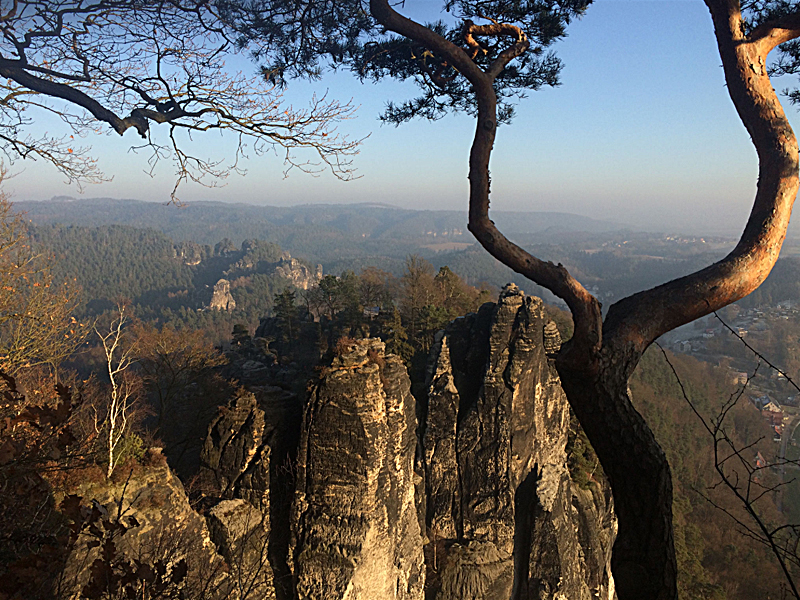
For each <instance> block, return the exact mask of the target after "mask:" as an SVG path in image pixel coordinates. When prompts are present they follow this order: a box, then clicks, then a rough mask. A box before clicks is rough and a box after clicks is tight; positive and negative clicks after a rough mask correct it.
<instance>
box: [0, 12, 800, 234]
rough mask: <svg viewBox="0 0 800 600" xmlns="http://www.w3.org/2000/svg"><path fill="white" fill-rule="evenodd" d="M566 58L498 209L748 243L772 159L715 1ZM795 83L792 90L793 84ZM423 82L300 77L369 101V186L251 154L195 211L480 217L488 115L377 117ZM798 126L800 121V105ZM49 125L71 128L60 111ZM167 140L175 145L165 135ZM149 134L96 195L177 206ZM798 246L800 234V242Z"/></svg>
mask: <svg viewBox="0 0 800 600" xmlns="http://www.w3.org/2000/svg"><path fill="white" fill-rule="evenodd" d="M432 6H434V4H432V3H426V2H422V1H418V2H411V3H407V5H406V7H407V11H408V12H410V13H411V14H412V15H414V14H415V15H416V16H420V15H421V16H423V17H428V18H429V19H430V18H435V17H436V16H437V13H436V12H435V11H433V10H432V9H431V7H432ZM553 48H554V50H555V51H556V52H557V53H558V55H559V56H560V57H561V58H562V60H563V61H564V70H563V73H562V76H561V82H562V83H561V85H560V86H559V87H557V88H554V89H553V88H548V89H543V90H541V91H538V92H532V93H531V94H530V96H529V97H528V98H527V99H524V100H522V101H521V102H520V103H519V104H518V106H517V116H516V117H515V120H514V121H513V122H512V124H511V125H509V126H503V127H502V128H500V129H499V131H498V139H497V143H496V145H495V152H494V154H493V158H492V164H491V168H492V184H493V192H492V197H491V200H492V207H493V208H494V209H495V210H501V211H534V212H536V211H551V212H566V213H572V214H578V215H581V216H586V217H589V218H595V219H610V220H613V221H619V222H624V223H626V224H629V225H630V226H631V227H634V228H638V229H643V230H659V231H664V230H669V231H680V232H686V233H691V234H700V235H718V234H721V233H723V232H724V233H725V235H738V234H739V233H740V232H741V230H742V229H743V227H744V224H745V222H746V220H747V217H748V215H749V212H750V207H751V205H752V200H753V196H754V193H755V187H756V178H757V161H756V155H755V151H754V149H753V147H752V144H751V142H750V140H749V139H748V136H747V132H746V131H745V129H744V127H743V126H742V124H741V122H740V120H739V118H738V116H737V115H736V113H735V110H734V108H733V105H732V103H731V101H730V98H729V97H728V95H727V92H726V90H725V84H724V78H723V74H722V70H721V67H720V59H719V56H718V54H717V50H716V45H715V40H714V35H713V28H712V24H711V19H710V17H709V15H708V11H707V9H706V8H705V6H703V4H702V3H701V2H688V1H681V0H673V1H665V0H654V1H644V0H640V1H629V0H599V2H597V3H596V4H594V5H592V6H590V7H589V10H588V11H587V14H586V16H585V17H584V18H583V19H581V20H579V21H578V22H576V23H574V24H573V25H571V26H570V28H569V37H568V38H567V39H566V40H564V41H562V42H559V43H557V44H555V46H554V47H553ZM791 83H793V82H789V81H783V80H780V81H776V82H775V87H776V88H778V89H781V88H784V87H787V86H788V85H790V84H791ZM414 91H415V89H414V88H413V86H411V85H408V84H406V85H404V84H399V83H392V82H386V83H382V84H379V85H361V84H359V83H358V82H357V81H356V80H355V78H354V77H353V76H352V75H350V74H349V73H341V72H340V73H335V74H326V75H325V76H323V78H322V80H321V81H317V82H304V81H295V82H291V83H290V85H289V88H288V90H287V93H286V97H285V100H286V101H287V102H290V103H293V104H295V105H303V104H306V103H307V101H308V98H309V97H310V96H311V95H312V93H317V94H321V93H327V94H328V96H329V97H331V98H337V99H340V100H347V99H349V98H353V102H354V103H355V104H357V105H360V109H359V111H358V116H357V117H356V118H355V119H353V120H350V121H347V122H344V123H342V124H341V126H340V131H341V132H343V133H347V134H349V135H351V136H352V137H354V138H361V137H364V136H366V135H370V137H368V138H367V139H366V140H365V141H364V143H363V145H362V149H361V154H360V155H358V156H357V157H356V158H355V166H356V167H357V168H358V174H359V175H360V176H361V178H360V179H357V180H355V181H350V182H341V181H339V180H337V179H335V178H334V177H333V176H331V175H330V174H329V173H324V174H321V175H320V176H318V177H311V176H307V175H304V174H302V173H291V174H290V176H289V177H288V178H284V176H283V170H284V166H283V163H282V161H281V158H280V157H279V156H274V155H266V156H263V157H260V158H255V157H251V159H250V160H249V161H245V166H246V168H247V169H248V173H247V175H246V176H244V177H239V176H236V175H233V176H231V177H230V178H229V179H227V180H226V181H224V182H219V183H224V184H225V187H219V188H203V187H200V186H197V185H188V184H187V185H185V186H183V187H182V188H181V190H180V192H179V196H180V198H181V200H182V201H185V202H189V203H191V202H195V201H220V202H244V203H249V204H269V205H273V206H288V205H294V204H314V203H321V202H322V203H330V204H339V203H354V202H355V203H358V202H378V203H385V204H392V205H396V206H399V207H402V208H415V209H422V208H433V207H436V208H438V209H442V210H466V207H467V193H468V189H467V179H466V175H467V156H468V152H469V146H470V143H471V140H472V135H473V130H474V121H473V119H472V118H470V117H469V116H466V115H456V116H450V117H446V118H444V119H442V120H440V121H436V122H425V121H415V122H412V123H409V124H405V125H402V126H401V127H398V128H394V127H391V126H381V125H380V124H379V123H378V121H377V120H376V117H377V115H378V114H379V113H380V112H381V110H382V108H383V106H384V105H385V102H386V101H387V100H388V99H395V100H400V99H405V98H409V97H412V95H413V94H414ZM785 104H787V106H786V110H787V113H788V116H789V119H790V121H792V123H793V124H795V125H797V124H798V123H800V119H799V118H798V114H797V111H796V110H795V109H794V108H792V107H790V106H788V103H785ZM37 126H38V127H40V128H43V129H46V128H51V127H52V128H53V129H54V130H55V128H56V127H58V126H59V124H58V122H57V121H55V120H52V119H49V118H48V117H42V119H41V120H37ZM153 130H154V135H160V134H161V133H163V132H161V131H160V130H159V129H158V127H154V128H153ZM133 138H134V136H133V134H130V135H127V136H125V137H124V138H123V139H120V138H119V137H118V136H116V135H99V136H95V137H92V138H91V139H87V140H86V143H88V144H91V145H93V146H94V150H93V152H94V154H95V155H96V156H97V157H98V158H99V161H100V166H101V168H103V169H104V170H105V171H106V173H107V174H108V175H109V176H113V178H114V180H113V181H111V182H108V183H103V184H100V185H94V186H89V187H87V189H86V190H85V191H84V195H85V196H86V197H89V196H93V197H98V196H100V197H116V198H125V197H132V198H143V199H146V200H151V201H158V202H165V201H167V199H168V198H169V193H170V191H171V190H172V186H173V184H174V171H173V169H172V166H171V165H170V164H168V163H166V162H165V163H163V164H162V165H160V166H159V167H158V168H157V169H156V173H155V177H153V178H151V177H149V176H148V175H146V174H145V173H144V171H145V170H146V169H147V154H146V153H145V154H135V153H132V152H130V151H129V149H128V148H129V145H130V144H131V143H133V142H135V140H134V139H133ZM231 144H232V142H231V140H230V139H229V138H225V137H220V136H218V135H211V134H208V135H204V136H196V140H195V143H194V145H193V146H192V147H193V148H194V150H195V151H196V152H197V154H199V155H202V156H209V157H211V158H214V157H224V156H225V155H228V156H230V154H231V153H232V149H231ZM11 172H12V174H15V177H13V178H11V179H9V180H8V181H7V182H6V189H7V191H9V192H10V194H11V196H12V199H14V200H17V201H24V200H44V199H48V198H51V197H52V196H57V195H72V196H79V193H78V190H77V189H76V188H75V187H74V186H67V185H65V184H64V183H63V180H62V179H63V178H62V177H61V176H60V175H59V173H57V172H56V171H55V169H54V168H52V167H50V166H48V165H45V164H43V163H41V162H38V163H30V162H27V161H19V162H17V163H16V164H15V165H14V166H13V167H12V168H11ZM791 235H792V236H793V237H794V236H795V235H796V234H794V233H791Z"/></svg>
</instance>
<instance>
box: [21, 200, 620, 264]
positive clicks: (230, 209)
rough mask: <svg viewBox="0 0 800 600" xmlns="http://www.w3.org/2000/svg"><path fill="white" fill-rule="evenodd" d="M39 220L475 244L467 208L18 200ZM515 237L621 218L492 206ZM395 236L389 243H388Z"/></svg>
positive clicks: (376, 245) (214, 233)
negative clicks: (609, 218)
mask: <svg viewBox="0 0 800 600" xmlns="http://www.w3.org/2000/svg"><path fill="white" fill-rule="evenodd" d="M15 206H16V208H17V210H20V211H24V212H26V213H27V218H28V219H30V220H31V221H33V223H35V224H37V225H45V224H51V223H61V224H64V225H82V226H94V227H97V226H102V225H112V224H114V225H128V226H131V227H140V228H152V229H156V230H159V231H162V232H164V233H165V234H167V235H168V236H170V237H171V238H172V239H173V240H175V241H193V242H197V243H200V244H215V243H216V242H218V241H219V240H221V239H223V238H229V239H231V240H232V242H233V243H234V244H240V243H241V242H242V241H243V240H245V239H253V238H255V239H264V240H270V241H274V242H276V243H278V244H280V245H281V246H282V247H283V248H286V249H288V250H290V251H291V252H292V253H299V254H303V255H305V256H307V257H308V258H310V259H314V260H319V261H325V260H330V259H331V258H332V257H339V258H350V257H352V258H354V259H356V258H358V257H366V256H370V255H376V254H379V255H384V256H386V255H392V256H398V257H399V256H405V255H406V254H408V253H409V252H413V251H415V250H416V249H418V248H420V247H431V248H433V249H444V250H446V249H453V248H458V247H464V246H465V245H467V244H472V243H474V242H475V240H474V238H473V237H472V236H471V235H470V234H469V232H468V231H467V227H466V225H467V214H466V212H461V211H445V210H409V209H401V208H395V207H391V206H387V205H382V204H377V203H366V204H346V205H340V204H313V205H309V204H306V205H301V206H290V207H277V206H256V205H249V204H227V203H223V202H193V203H191V204H188V205H186V206H184V207H176V206H172V205H165V204H160V203H155V202H142V201H138V200H120V199H114V198H85V199H84V198H81V199H75V198H71V197H68V196H58V197H55V198H53V199H52V200H49V201H43V202H26V201H21V202H15ZM492 218H493V219H494V220H495V222H496V223H497V225H498V227H500V229H501V230H503V231H504V232H505V233H506V234H507V235H509V236H510V237H512V238H513V237H515V236H525V235H530V234H537V235H541V236H542V239H541V241H542V242H547V241H548V240H552V241H557V239H556V238H560V237H561V236H563V234H565V233H575V232H584V233H591V234H597V233H603V232H611V231H617V230H621V229H624V227H623V226H622V225H620V224H618V223H613V222H609V221H599V220H596V219H590V218H588V217H582V216H579V215H573V214H567V213H554V212H493V213H492ZM387 242H389V243H387Z"/></svg>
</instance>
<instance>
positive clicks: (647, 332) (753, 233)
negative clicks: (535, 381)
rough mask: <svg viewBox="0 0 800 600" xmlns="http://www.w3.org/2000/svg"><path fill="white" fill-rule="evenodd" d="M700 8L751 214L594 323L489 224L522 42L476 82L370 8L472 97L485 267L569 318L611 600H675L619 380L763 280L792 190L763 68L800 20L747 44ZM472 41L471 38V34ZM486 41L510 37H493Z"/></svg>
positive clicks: (468, 60)
mask: <svg viewBox="0 0 800 600" xmlns="http://www.w3.org/2000/svg"><path fill="white" fill-rule="evenodd" d="M706 4H707V6H708V8H709V10H710V11H711V15H712V18H713V21H714V26H715V35H716V38H717V43H718V46H719V50H720V56H721V57H722V62H723V68H724V72H725V79H726V81H727V83H728V90H729V93H730V96H731V99H732V100H733V103H734V105H735V107H736V110H737V112H738V113H739V116H740V118H741V119H742V122H743V123H744V125H745V127H746V128H747V130H748V132H749V133H750V136H751V138H752V140H753V143H754V145H755V146H756V150H757V152H758V157H759V180H758V191H757V193H756V198H755V201H754V205H753V209H752V212H751V214H750V218H749V220H748V223H747V226H746V227H745V230H744V232H743V234H742V236H741V239H740V241H739V243H738V244H737V246H736V248H734V250H733V251H732V252H731V253H730V254H729V255H728V256H726V257H725V258H724V259H722V260H721V261H719V262H717V263H715V264H713V265H711V266H709V267H707V268H705V269H702V270H700V271H698V272H696V273H693V274H691V275H688V276H686V277H682V278H679V279H676V280H673V281H671V282H668V283H665V284H663V285H661V286H657V287H655V288H652V289H650V290H647V291H644V292H640V293H637V294H634V295H632V296H629V297H627V298H624V299H622V300H620V301H619V302H617V303H616V304H614V305H613V306H611V308H610V310H609V312H608V315H607V317H606V319H605V322H603V320H602V316H601V312H600V303H599V302H598V301H597V299H596V298H594V297H593V296H592V295H591V294H589V292H588V291H587V290H586V289H585V288H584V287H583V286H582V285H581V284H580V283H579V282H578V281H577V280H575V279H574V278H573V277H572V276H571V275H570V274H569V273H568V271H567V270H566V269H565V268H564V267H563V266H562V265H560V264H559V265H554V264H553V263H551V262H544V261H541V260H539V259H537V258H536V257H534V256H532V255H531V254H530V253H528V252H527V251H525V250H524V249H523V248H520V247H519V246H517V245H516V244H513V243H512V242H511V241H509V240H508V239H507V238H506V237H505V236H504V235H503V234H502V233H501V232H500V231H499V230H498V229H497V228H496V226H495V225H494V223H493V222H492V221H491V219H489V193H490V189H489V187H490V181H489V159H490V157H491V151H492V147H493V145H494V139H495V135H496V129H497V127H496V125H497V96H496V93H495V91H494V87H493V86H494V79H495V77H496V76H497V75H498V74H499V73H500V72H501V71H502V69H503V68H504V67H505V65H506V64H508V62H509V61H510V60H512V59H513V58H514V57H516V56H519V55H520V54H522V53H523V52H525V51H526V50H527V40H524V38H519V40H518V41H517V42H516V43H515V44H514V45H513V46H512V47H511V48H508V49H507V50H506V51H504V52H503V53H502V54H501V55H500V56H499V57H498V58H497V59H496V60H495V62H494V63H493V64H492V65H491V66H490V68H489V69H488V70H487V71H483V70H482V69H481V68H480V67H479V66H478V65H477V64H476V63H475V62H473V60H472V56H470V55H469V54H467V51H465V50H464V49H462V48H460V47H458V46H456V45H455V44H453V43H452V42H449V41H448V40H446V39H444V38H442V37H441V36H439V35H437V34H436V33H434V32H433V31H431V30H429V29H427V28H425V27H423V26H422V25H420V24H418V23H415V22H413V21H411V20H410V19H407V18H406V17H403V16H401V15H399V14H398V13H397V12H396V11H394V9H393V8H391V7H390V6H389V4H388V2H387V0H371V1H370V7H371V10H372V13H373V16H374V17H375V18H376V19H377V20H378V21H379V22H380V23H381V24H382V25H383V26H384V27H386V28H387V29H388V30H390V31H394V32H396V33H398V34H400V35H403V36H405V37H407V38H410V39H413V40H415V41H417V42H419V43H421V44H423V45H425V46H426V47H427V48H428V49H430V50H431V51H433V52H435V53H439V54H440V55H441V56H442V57H444V58H445V59H446V60H447V62H449V63H450V64H451V65H452V66H454V67H455V68H456V69H458V71H459V72H461V73H462V74H463V75H464V76H465V77H466V78H467V79H468V80H469V81H470V83H471V84H472V86H473V90H474V92H475V97H476V100H477V105H478V119H477V127H476V131H475V137H474V140H473V144H472V149H471V152H470V158H469V183H470V197H469V230H470V231H471V232H472V233H473V235H474V236H475V237H476V239H477V240H478V241H479V242H480V243H481V245H482V246H483V247H484V248H485V249H486V250H487V251H488V252H489V253H490V254H491V255H492V256H494V257H495V258H497V259H498V260H499V261H500V262H502V263H504V264H505V265H507V266H508V267H510V268H512V269H513V270H515V271H516V272H518V273H520V274H522V275H524V276H525V277H527V278H529V279H530V280H532V281H533V282H535V283H537V284H539V285H542V286H543V287H546V288H547V289H549V290H550V291H552V292H553V293H554V294H555V295H557V296H558V297H560V298H562V299H563V300H564V301H565V302H566V303H567V305H568V306H569V308H570V310H571V312H572V315H573V320H574V323H575V332H574V335H573V338H572V339H571V340H570V341H569V342H567V343H566V344H565V345H564V346H563V347H562V349H561V351H560V353H559V355H558V357H557V360H556V366H557V369H558V372H559V375H560V377H561V380H562V384H563V387H564V390H565V392H566V394H567V398H568V400H569V402H570V405H571V406H572V408H573V410H574V411H575V413H576V415H577V417H578V419H579V421H580V423H581V425H582V427H583V428H584V431H585V432H586V434H587V437H588V438H589V441H590V442H591V443H592V446H593V447H594V450H595V452H596V453H597V456H598V459H599V460H600V463H601V464H602V466H603V469H604V471H605V472H606V474H607V476H608V478H609V481H610V483H611V488H612V492H613V495H614V503H615V507H616V511H617V515H618V518H619V533H618V536H617V539H616V542H615V544H614V549H613V555H612V572H613V575H614V578H615V581H616V587H617V593H618V597H619V598H620V600H640V599H654V600H672V599H674V598H676V597H677V564H676V559H675V549H674V541H673V530H672V482H671V475H670V470H669V464H668V462H667V459H666V456H665V455H664V452H663V450H662V449H661V447H660V446H659V445H658V443H657V441H656V440H655V437H654V436H653V433H652V431H651V430H650V428H649V427H648V426H647V423H646V422H645V420H644V419H643V418H642V416H641V415H640V414H639V413H638V412H637V411H636V410H635V408H634V407H633V405H632V404H631V402H630V398H629V395H628V379H629V377H630V375H631V374H632V373H633V371H634V370H635V368H636V366H637V364H638V363H639V360H640V359H641V357H642V354H643V353H644V351H645V350H646V349H647V347H648V346H649V345H650V344H651V343H652V342H653V341H654V340H655V339H656V338H658V337H659V336H660V335H662V334H664V333H666V332H668V331H671V330H672V329H674V328H676V327H679V326H680V325H683V324H685V323H689V322H691V321H693V320H695V319H697V318H700V317H702V316H705V315H707V314H710V313H711V312H713V311H714V310H716V309H718V308H721V307H723V306H726V305H727V304H730V303H732V302H735V301H737V300H739V299H741V298H743V297H744V296H746V295H747V294H749V293H750V292H752V291H753V290H754V289H755V288H756V287H758V286H759V285H760V284H761V283H762V282H763V281H764V279H766V277H767V275H768V274H769V272H770V270H771V269H772V267H773V266H774V264H775V262H776V261H777V258H778V255H779V252H780V248H781V245H782V242H783V239H784V237H785V234H786V228H787V226H788V223H789V216H790V214H791V208H792V204H793V202H794V199H795V197H796V195H797V190H798V150H797V142H796V139H795V136H794V133H793V132H792V129H791V127H790V125H789V123H788V121H787V120H786V117H785V115H784V113H783V108H782V107H781V105H780V102H779V101H778V98H777V96H776V95H775V91H774V90H773V89H772V85H771V83H770V80H769V77H768V75H767V72H766V66H765V63H766V56H767V54H768V53H769V52H770V51H771V50H772V49H774V48H775V47H776V46H777V45H779V44H781V43H783V42H786V41H788V40H791V39H794V38H796V37H799V36H800V13H792V14H790V15H787V16H784V17H782V18H780V19H777V20H775V21H771V22H768V23H765V24H763V25H761V26H759V27H757V28H756V29H754V30H753V32H752V33H751V35H750V36H749V37H747V36H745V33H744V28H743V19H742V15H741V9H740V5H739V2H738V0H706ZM487 31H488V30H487ZM476 32H477V29H476V28H474V27H473V28H471V29H469V30H468V33H470V34H472V33H476ZM488 34H489V35H507V32H506V30H505V29H502V33H501V32H500V29H498V31H497V32H489V33H488ZM467 43H468V45H469V40H467Z"/></svg>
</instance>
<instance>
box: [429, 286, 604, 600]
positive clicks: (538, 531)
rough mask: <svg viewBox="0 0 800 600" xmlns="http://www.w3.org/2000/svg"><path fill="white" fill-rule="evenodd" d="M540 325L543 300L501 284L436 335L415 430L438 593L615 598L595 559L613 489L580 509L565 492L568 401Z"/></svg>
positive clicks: (455, 597)
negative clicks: (589, 527) (489, 300)
mask: <svg viewBox="0 0 800 600" xmlns="http://www.w3.org/2000/svg"><path fill="white" fill-rule="evenodd" d="M546 325H547V319H546V318H545V316H544V311H543V304H542V301H541V300H539V299H538V298H531V297H526V296H525V295H524V294H523V293H522V292H520V291H519V289H518V288H517V287H516V286H514V285H512V284H510V285H508V286H506V288H504V290H503V292H502V293H501V294H500V298H499V301H498V303H497V304H485V305H484V306H483V307H481V309H480V310H479V312H478V313H477V314H473V315H468V316H467V317H464V318H461V319H457V320H456V321H453V322H452V323H450V325H448V327H447V328H446V329H445V330H444V332H442V333H441V334H440V335H439V336H438V337H437V342H436V344H435V346H434V349H433V353H432V355H431V361H430V363H429V374H428V405H427V416H426V420H425V426H424V431H423V446H424V462H425V475H426V483H425V485H426V492H427V494H426V495H427V511H426V512H427V514H426V526H427V532H426V533H427V537H428V540H429V544H428V546H427V548H426V553H427V555H426V558H427V561H428V565H429V566H430V570H429V576H430V581H429V582H428V587H429V588H430V589H429V594H431V596H430V597H432V598H435V599H436V600H509V599H511V600H529V599H530V600H533V599H536V600H545V599H553V600H555V599H557V598H559V599H560V598H569V599H570V600H584V599H585V600H589V599H593V598H597V597H602V598H610V597H613V583H611V581H610V575H609V574H608V573H607V569H606V568H605V565H606V564H607V561H600V563H601V564H600V565H599V566H598V565H596V564H595V563H596V562H597V561H595V560H594V556H595V554H597V553H598V552H599V553H600V554H601V555H605V554H607V553H609V552H610V549H611V543H612V542H613V517H611V516H610V515H611V509H610V496H609V495H603V494H602V493H601V494H599V496H597V497H595V496H592V495H591V494H590V495H589V498H590V502H589V503H590V504H591V507H586V506H584V505H583V504H581V502H584V504H585V500H582V499H583V498H584V494H582V493H581V492H582V491H581V490H573V488H572V483H571V481H570V479H569V473H568V470H567V456H566V452H565V446H566V441H567V435H568V432H569V420H570V419H569V406H568V404H567V400H566V396H565V395H564V391H563V390H562V388H561V385H560V382H559V379H558V375H557V374H556V371H555V368H554V365H553V364H552V360H551V359H549V358H548V355H547V354H548V351H549V352H550V353H552V352H554V351H557V350H558V341H557V340H554V333H553V328H552V326H550V327H546ZM587 510H588V511H589V512H590V513H597V514H595V515H594V516H596V517H597V519H595V520H594V521H592V519H589V520H590V521H592V522H596V523H598V525H597V528H596V529H597V530H596V531H595V532H593V533H591V534H587V533H586V532H584V531H583V529H585V521H586V517H587V515H586V511H587ZM582 542H583V545H586V548H584V547H583V545H582ZM590 555H591V556H590ZM587 558H589V559H591V560H587ZM598 569H599V573H597V572H595V571H597V570H598Z"/></svg>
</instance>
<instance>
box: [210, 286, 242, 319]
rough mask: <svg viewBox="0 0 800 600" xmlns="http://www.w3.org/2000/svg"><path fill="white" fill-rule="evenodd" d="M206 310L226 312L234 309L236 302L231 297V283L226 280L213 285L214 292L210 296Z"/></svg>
mask: <svg viewBox="0 0 800 600" xmlns="http://www.w3.org/2000/svg"><path fill="white" fill-rule="evenodd" d="M208 308H210V309H212V310H226V311H228V312H230V311H232V310H233V309H234V308H236V301H235V300H234V299H233V296H231V282H230V281H228V280H227V279H220V280H219V281H217V283H215V284H214V292H213V293H212V295H211V302H209V303H208Z"/></svg>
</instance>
